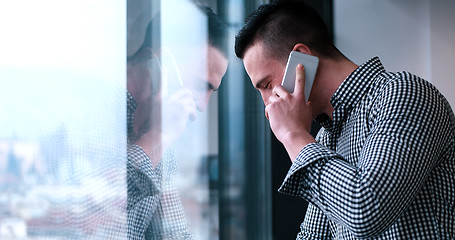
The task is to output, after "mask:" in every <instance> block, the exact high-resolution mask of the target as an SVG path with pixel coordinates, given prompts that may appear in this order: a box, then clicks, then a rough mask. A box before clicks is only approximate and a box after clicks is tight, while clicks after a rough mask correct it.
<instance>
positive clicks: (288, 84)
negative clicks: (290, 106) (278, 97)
mask: <svg viewBox="0 0 455 240" xmlns="http://www.w3.org/2000/svg"><path fill="white" fill-rule="evenodd" d="M299 63H301V64H302V65H303V67H304V69H305V100H306V101H308V98H309V97H310V93H311V88H312V86H313V82H314V77H315V76H316V71H317V69H318V64H319V58H317V57H315V56H312V55H308V54H304V53H301V52H297V51H292V52H291V53H290V54H289V58H288V62H287V64H286V70H285V72H284V76H283V81H282V82H281V85H282V86H283V87H284V88H285V89H286V90H287V91H288V92H289V93H293V92H294V86H295V77H296V70H295V69H296V67H297V64H299Z"/></svg>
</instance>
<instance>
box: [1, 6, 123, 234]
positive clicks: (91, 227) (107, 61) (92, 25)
mask: <svg viewBox="0 0 455 240" xmlns="http://www.w3.org/2000/svg"><path fill="white" fill-rule="evenodd" d="M124 12H125V6H124V5H122V3H121V2H117V3H113V2H112V1H108V0H100V1H88V0H78V1H58V0H42V1H32V0H24V1H7V2H4V1H3V2H2V3H0V31H1V35H2V39H1V40H0V42H1V44H0V52H1V54H0V81H1V85H2V87H1V88H0V116H1V117H0V239H125V237H126V227H125V226H126V211H125V207H124V206H125V205H126V181H125V180H126V177H125V176H126V172H125V163H126V161H125V159H126V153H125V149H126V141H125V139H126V112H125V111H124V109H125V108H126V104H125V101H124V99H125V91H124V89H125V81H124V79H125V78H124V75H125V66H124V62H125V61H124V59H125V54H124V51H119V49H122V48H124V46H125V40H124V36H125V31H124V30H123V29H125V22H126V16H125V14H124Z"/></svg>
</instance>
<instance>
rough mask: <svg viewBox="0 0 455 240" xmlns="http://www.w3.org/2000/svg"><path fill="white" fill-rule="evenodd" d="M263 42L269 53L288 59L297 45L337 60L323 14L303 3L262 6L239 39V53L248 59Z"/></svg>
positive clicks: (292, 0) (284, 1)
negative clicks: (247, 54)
mask: <svg viewBox="0 0 455 240" xmlns="http://www.w3.org/2000/svg"><path fill="white" fill-rule="evenodd" d="M257 41H261V42H262V43H264V44H265V46H266V48H267V49H268V50H267V53H268V54H270V56H273V57H276V58H278V59H287V56H288V55H289V52H290V51H292V48H293V47H294V46H295V44H297V43H303V44H305V45H307V46H308V47H309V48H310V49H311V50H314V51H316V52H317V53H319V55H321V56H323V57H332V58H335V57H337V56H338V55H337V54H338V53H339V51H338V50H337V49H336V48H335V46H334V45H333V43H332V38H331V36H330V34H329V31H328V29H327V26H326V24H325V23H324V21H323V19H322V18H321V17H320V16H319V14H318V13H317V12H316V11H315V10H314V9H313V8H311V7H310V6H308V5H307V4H306V3H304V2H303V1H298V0H287V1H286V0H282V1H275V2H272V3H269V4H264V5H261V6H260V7H259V8H258V9H256V10H255V11H254V12H253V13H251V14H250V16H249V17H248V18H247V19H246V22H245V25H244V26H243V28H242V29H241V30H240V31H239V33H238V34H237V35H236V37H235V54H236V55H237V57H238V58H244V55H245V52H246V51H247V50H248V48H249V47H251V45H253V44H254V43H256V42H257Z"/></svg>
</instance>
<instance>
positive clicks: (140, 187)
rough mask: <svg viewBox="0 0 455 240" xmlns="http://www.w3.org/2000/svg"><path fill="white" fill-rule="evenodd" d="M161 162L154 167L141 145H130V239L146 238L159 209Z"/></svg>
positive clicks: (128, 178)
mask: <svg viewBox="0 0 455 240" xmlns="http://www.w3.org/2000/svg"><path fill="white" fill-rule="evenodd" d="M160 169H161V164H158V166H157V167H156V168H155V169H154V168H153V167H152V164H151V161H150V159H149V158H148V156H147V154H146V153H145V152H144V151H143V150H142V148H141V147H140V146H137V145H131V146H130V147H128V162H127V185H128V201H127V218H128V239H130V240H132V239H145V234H146V231H147V228H148V227H149V226H150V225H151V222H152V219H153V216H154V212H155V211H156V210H157V208H158V206H159V204H160V199H161V198H162V196H161V195H162V191H161V179H162V177H161V172H162V171H161V170H160Z"/></svg>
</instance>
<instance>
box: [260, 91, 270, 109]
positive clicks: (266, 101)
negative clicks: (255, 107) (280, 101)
mask: <svg viewBox="0 0 455 240" xmlns="http://www.w3.org/2000/svg"><path fill="white" fill-rule="evenodd" d="M261 96H262V101H263V102H264V106H267V105H268V104H269V97H270V94H268V93H267V92H265V91H261Z"/></svg>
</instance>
